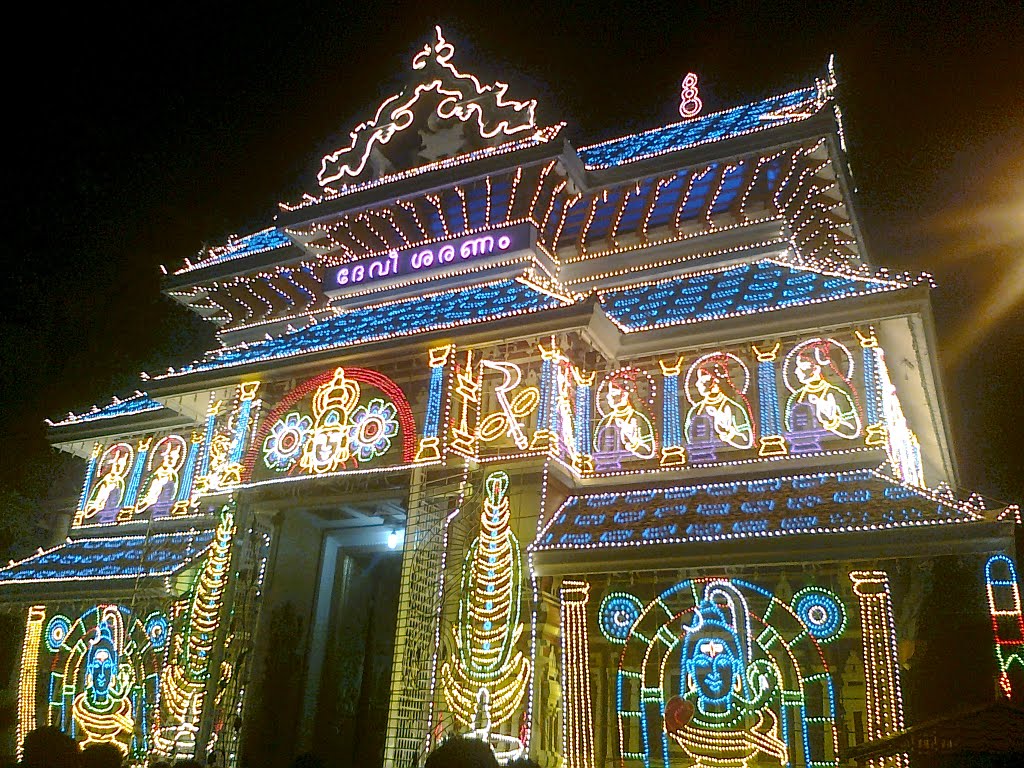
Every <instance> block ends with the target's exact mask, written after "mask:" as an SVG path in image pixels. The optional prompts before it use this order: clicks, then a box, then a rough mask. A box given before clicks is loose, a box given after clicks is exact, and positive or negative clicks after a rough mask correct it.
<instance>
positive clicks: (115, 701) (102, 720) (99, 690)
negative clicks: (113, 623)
mask: <svg viewBox="0 0 1024 768" xmlns="http://www.w3.org/2000/svg"><path fill="white" fill-rule="evenodd" d="M84 663H85V681H84V690H83V691H82V692H81V693H79V694H78V695H77V696H76V697H75V699H74V702H73V703H72V706H71V712H72V716H73V717H74V720H75V723H76V725H77V726H78V728H79V729H81V731H82V733H84V734H85V739H84V741H85V742H86V743H91V742H96V743H100V742H109V743H111V744H113V745H114V746H116V747H117V748H118V749H120V750H121V752H123V753H125V754H127V752H128V744H129V743H130V742H131V738H132V733H133V731H134V729H135V719H134V717H133V716H132V705H131V701H130V700H129V698H128V690H129V689H130V687H131V682H130V670H129V668H127V667H123V666H122V665H121V660H120V653H119V652H118V649H117V644H116V643H115V642H114V637H113V634H112V632H111V628H110V624H109V623H108V622H107V620H105V619H104V620H103V621H101V622H100V623H99V626H98V627H97V628H96V636H95V637H94V638H93V639H92V640H90V641H89V646H88V650H87V651H86V654H85V662H84Z"/></svg>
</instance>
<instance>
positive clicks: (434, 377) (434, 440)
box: [416, 344, 455, 462]
mask: <svg viewBox="0 0 1024 768" xmlns="http://www.w3.org/2000/svg"><path fill="white" fill-rule="evenodd" d="M454 349H455V345H454V344H445V345H444V346H442V347H433V348H432V349H431V350H430V352H429V355H430V358H429V360H430V389H429V392H428V394H427V413H426V416H425V417H424V419H423V437H422V438H421V439H420V445H419V449H418V450H417V451H416V461H417V462H426V461H438V460H440V458H441V441H440V438H439V437H438V431H439V429H440V424H441V403H442V397H443V394H444V374H445V368H446V367H447V365H448V358H449V356H450V355H451V352H452V350H454Z"/></svg>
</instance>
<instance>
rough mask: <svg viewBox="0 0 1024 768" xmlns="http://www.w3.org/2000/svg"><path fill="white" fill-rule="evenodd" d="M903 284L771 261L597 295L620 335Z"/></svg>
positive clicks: (767, 310)
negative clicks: (618, 329) (621, 332)
mask: <svg viewBox="0 0 1024 768" xmlns="http://www.w3.org/2000/svg"><path fill="white" fill-rule="evenodd" d="M909 285H910V283H909V282H901V281H897V280H890V279H882V278H878V277H866V276H865V277H856V276H852V275H845V274H840V273H831V274H830V273H829V272H827V271H823V270H816V269H810V268H805V267H798V266H793V265H791V264H786V263H783V262H779V261H776V260H774V259H762V260H760V261H756V262H752V263H747V264H739V265H736V266H732V267H724V268H719V269H715V270H708V271H704V272H697V273H691V274H688V275H683V276H681V277H673V278H669V279H666V280H659V281H656V282H649V283H642V284H640V285H635V286H631V287H628V288H618V289H615V290H610V291H600V292H599V294H598V295H599V297H600V301H601V306H602V307H603V308H604V310H605V312H606V313H607V314H608V317H610V318H611V320H612V321H613V322H614V323H615V324H616V325H617V326H618V327H619V328H620V329H621V330H622V331H624V332H626V333H634V332H636V331H644V330H650V329H653V328H664V327H667V326H672V325H683V324H688V323H698V322H702V321H706V320H715V319H719V318H725V317H737V316H741V315H751V314H756V313H760V312H771V311H774V310H779V309H785V308H786V307H793V306H797V305H801V304H819V303H823V302H827V301H834V300H837V299H843V298H849V297H853V296H864V295H868V294H872V293H880V292H884V291H898V290H901V289H903V288H907V287H909Z"/></svg>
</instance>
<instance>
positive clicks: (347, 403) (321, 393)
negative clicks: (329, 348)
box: [299, 368, 360, 474]
mask: <svg viewBox="0 0 1024 768" xmlns="http://www.w3.org/2000/svg"><path fill="white" fill-rule="evenodd" d="M359 393H360V390H359V384H358V383H357V382H355V381H352V380H351V379H348V378H346V377H345V369H344V368H338V369H337V370H336V371H335V372H334V377H333V378H332V379H331V380H330V381H329V382H328V383H327V384H324V385H323V386H321V387H320V388H319V389H317V391H316V393H315V394H314V395H313V434H312V437H311V438H310V439H309V440H308V441H307V442H306V444H305V446H304V447H303V450H302V458H301V459H299V465H300V466H301V467H302V468H303V469H305V470H306V471H308V472H312V473H314V474H322V473H324V472H335V471H337V470H338V469H339V468H340V467H342V466H343V465H344V464H345V462H346V461H348V460H349V458H350V457H351V455H352V453H351V450H350V449H349V433H350V432H351V431H352V422H351V417H352V411H354V410H355V407H356V404H357V403H358V402H359Z"/></svg>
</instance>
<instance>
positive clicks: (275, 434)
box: [263, 411, 313, 470]
mask: <svg viewBox="0 0 1024 768" xmlns="http://www.w3.org/2000/svg"><path fill="white" fill-rule="evenodd" d="M312 427H313V419H311V418H310V417H309V416H303V415H302V414H299V413H295V412H294V411H293V412H292V413H289V414H288V415H286V416H285V417H283V418H280V419H278V420H277V421H276V422H275V423H274V426H273V427H271V429H270V434H269V435H267V437H266V439H265V440H264V441H263V462H264V463H265V464H266V465H267V468H268V469H280V470H284V469H290V468H291V466H292V465H293V464H294V463H295V462H296V461H297V460H298V458H299V456H301V455H302V448H303V446H304V445H305V444H306V440H308V439H309V435H310V430H311V429H312Z"/></svg>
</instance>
